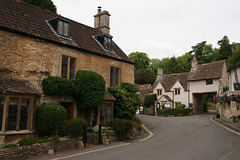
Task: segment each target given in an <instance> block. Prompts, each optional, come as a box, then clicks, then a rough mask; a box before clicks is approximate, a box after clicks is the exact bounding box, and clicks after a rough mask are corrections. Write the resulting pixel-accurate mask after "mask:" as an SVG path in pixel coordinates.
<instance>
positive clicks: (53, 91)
mask: <svg viewBox="0 0 240 160" xmlns="http://www.w3.org/2000/svg"><path fill="white" fill-rule="evenodd" d="M42 86H43V89H42V90H43V94H45V95H47V96H54V95H72V94H73V93H74V92H75V91H74V90H75V88H74V83H73V82H72V81H71V80H69V79H66V78H60V77H55V76H49V77H48V78H45V79H43V81H42Z"/></svg>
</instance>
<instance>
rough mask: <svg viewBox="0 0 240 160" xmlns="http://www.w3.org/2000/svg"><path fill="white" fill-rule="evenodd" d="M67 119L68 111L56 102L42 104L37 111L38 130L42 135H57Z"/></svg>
mask: <svg viewBox="0 0 240 160" xmlns="http://www.w3.org/2000/svg"><path fill="white" fill-rule="evenodd" d="M66 119H67V111H66V109H65V108H64V107H63V106H60V105H56V104H42V105H41V106H39V107H38V108H37V111H36V122H35V123H36V131H37V132H38V133H39V134H40V135H42V136H51V135H57V134H58V131H59V129H60V128H61V127H62V126H63V124H64V121H65V120H66Z"/></svg>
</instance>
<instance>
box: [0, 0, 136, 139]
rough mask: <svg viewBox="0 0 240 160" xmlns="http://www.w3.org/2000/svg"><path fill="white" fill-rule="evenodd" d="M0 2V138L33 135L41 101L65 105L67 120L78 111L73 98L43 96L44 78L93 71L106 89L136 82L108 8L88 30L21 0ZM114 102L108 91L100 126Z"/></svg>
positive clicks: (2, 0)
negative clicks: (112, 32)
mask: <svg viewBox="0 0 240 160" xmlns="http://www.w3.org/2000/svg"><path fill="white" fill-rule="evenodd" d="M0 4H1V5H0V141H10V140H14V139H15V138H19V137H23V136H25V135H27V134H32V133H33V132H34V115H35V110H36V107H37V106H39V105H40V104H42V103H55V104H61V105H63V106H64V107H65V108H66V109H67V112H68V118H69V119H70V118H73V117H77V116H79V115H80V114H81V113H79V112H78V111H77V107H76V103H75V102H74V100H73V99H72V98H71V97H67V96H59V97H46V96H44V95H42V86H41V83H42V80H43V79H44V78H46V77H48V76H59V77H62V78H69V79H70V78H74V77H75V74H76V72H77V71H78V70H91V71H95V72H97V73H99V74H100V75H102V76H103V77H104V79H105V81H106V89H107V88H108V87H110V86H114V87H118V86H119V85H120V83H121V82H128V83H134V65H133V62H132V61H131V59H130V58H129V57H128V56H127V55H126V54H125V53H124V52H123V51H122V50H121V49H120V48H119V46H118V45H117V44H116V43H115V42H114V41H113V37H112V36H111V35H110V26H109V18H110V14H109V13H108V12H107V11H102V10H101V8H98V11H97V14H96V15H95V16H94V22H95V24H94V28H92V27H89V26H86V25H84V24H81V23H78V22H75V21H73V20H71V19H68V18H66V17H63V16H61V15H58V14H55V13H52V12H49V11H46V10H43V9H40V8H38V7H35V6H33V5H30V4H28V3H25V2H22V1H19V0H7V1H6V0H0ZM114 100H115V99H114V97H113V96H112V95H110V94H109V93H108V92H107V93H106V95H105V101H104V102H103V103H102V105H101V106H100V107H99V109H98V111H96V114H95V115H96V117H95V119H96V121H97V123H98V124H99V123H103V122H104V121H105V120H107V119H108V118H111V117H112V115H113V102H114ZM101 112H104V113H109V115H106V114H105V115H103V116H102V117H100V113H101Z"/></svg>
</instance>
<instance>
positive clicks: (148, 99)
mask: <svg viewBox="0 0 240 160" xmlns="http://www.w3.org/2000/svg"><path fill="white" fill-rule="evenodd" d="M156 100H157V95H156V94H153V93H150V94H147V95H146V96H145V97H144V106H145V107H147V108H150V107H151V106H154V103H155V101H156Z"/></svg>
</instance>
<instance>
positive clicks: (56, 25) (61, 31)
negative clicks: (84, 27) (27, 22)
mask: <svg viewBox="0 0 240 160" xmlns="http://www.w3.org/2000/svg"><path fill="white" fill-rule="evenodd" d="M48 23H49V24H50V26H51V27H52V29H53V30H54V31H55V33H57V34H58V35H60V36H64V37H69V25H70V24H69V21H68V20H66V19H63V18H60V17H58V18H55V19H52V20H50V21H48Z"/></svg>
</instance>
